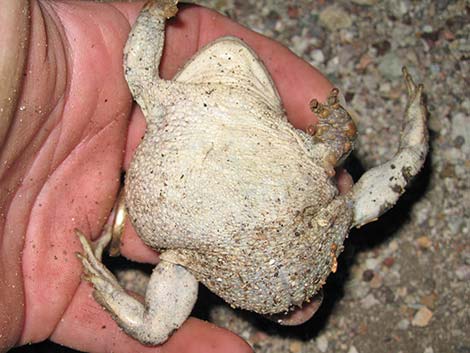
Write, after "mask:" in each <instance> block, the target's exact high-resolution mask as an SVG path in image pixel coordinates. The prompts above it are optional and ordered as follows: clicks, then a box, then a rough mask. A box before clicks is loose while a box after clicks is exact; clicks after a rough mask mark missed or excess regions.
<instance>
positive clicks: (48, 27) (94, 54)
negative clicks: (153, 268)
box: [0, 0, 348, 352]
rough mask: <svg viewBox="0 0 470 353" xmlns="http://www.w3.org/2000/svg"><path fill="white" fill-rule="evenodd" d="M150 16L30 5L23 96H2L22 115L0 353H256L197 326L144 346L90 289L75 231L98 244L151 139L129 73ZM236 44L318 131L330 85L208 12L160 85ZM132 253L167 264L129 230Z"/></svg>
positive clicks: (12, 157)
mask: <svg viewBox="0 0 470 353" xmlns="http://www.w3.org/2000/svg"><path fill="white" fill-rule="evenodd" d="M20 2H21V1H18V3H20ZM5 6H6V7H8V6H12V7H14V6H15V5H14V2H10V3H8V2H7V5H5ZM141 6H142V4H141V3H136V4H93V3H89V2H65V3H62V2H59V1H52V0H51V1H46V0H43V1H34V0H32V1H31V6H30V10H31V22H30V24H31V32H30V36H29V38H30V40H29V49H28V50H27V52H26V53H27V61H26V67H25V68H24V70H23V73H24V76H23V81H22V83H21V85H20V86H19V89H18V90H17V91H16V92H15V91H13V92H5V91H2V92H1V93H2V95H5V94H6V95H13V96H14V95H16V96H17V97H16V98H17V99H18V101H17V103H16V104H15V100H16V99H15V97H13V98H12V99H11V100H10V102H12V104H15V110H16V111H15V113H14V115H13V120H12V121H11V124H9V125H8V126H6V125H5V124H3V125H0V129H1V131H0V132H3V133H5V134H6V135H5V139H4V141H3V144H2V145H1V149H0V159H1V160H0V189H1V193H0V210H1V212H0V236H1V237H2V238H1V243H0V244H2V246H1V247H0V253H1V255H0V256H1V259H2V266H1V267H0V298H1V299H0V332H1V335H0V351H1V350H6V349H8V347H11V346H12V345H14V344H25V343H27V342H38V341H42V340H44V339H46V338H50V339H52V340H53V341H55V342H58V343H60V344H64V345H67V346H69V347H72V348H75V349H79V350H84V351H89V352H106V351H114V352H127V351H140V352H155V351H162V352H173V351H174V352H199V351H203V352H211V351H214V352H216V351H217V352H218V351H224V352H225V351H227V352H247V351H250V349H249V347H248V346H247V345H246V344H245V343H243V342H242V340H241V339H239V338H238V337H236V336H235V335H233V334H231V333H229V332H228V331H225V330H222V329H218V328H215V327H214V326H213V325H211V324H209V323H206V322H203V321H200V320H197V319H189V320H188V321H187V322H186V323H185V324H184V325H183V326H182V327H181V329H179V330H178V331H177V332H176V333H175V334H174V335H173V336H172V337H171V338H170V340H169V341H168V342H167V343H166V344H164V345H162V346H160V347H144V346H142V345H140V344H139V343H138V342H137V341H135V340H133V339H131V338H129V337H128V336H127V335H125V334H124V333H123V332H122V331H120V330H119V329H118V327H117V325H116V324H115V323H114V322H113V321H112V320H111V318H110V316H109V315H108V314H107V313H106V312H104V311H103V310H102V309H101V308H100V307H99V305H98V304H97V303H96V302H95V301H94V300H93V298H92V297H91V295H90V294H91V287H90V286H89V284H87V283H86V282H81V281H80V275H81V272H82V267H81V265H80V263H79V262H78V260H77V259H76V258H75V256H74V253H75V252H77V251H80V245H79V243H78V241H77V239H76V237H75V236H74V232H73V229H74V228H79V229H81V230H83V231H84V233H86V234H91V235H92V237H97V236H98V235H99V234H100V230H101V229H102V228H103V225H104V223H106V220H107V217H108V214H109V212H110V209H111V208H112V206H113V204H114V200H115V197H116V194H117V191H118V188H119V177H120V172H121V169H122V168H123V167H124V168H125V167H126V166H127V165H128V162H129V160H130V158H131V156H132V153H133V151H134V149H135V147H136V145H137V144H138V143H139V141H140V139H141V136H142V135H143V132H144V129H145V122H144V119H143V116H142V114H141V112H140V110H139V109H137V108H136V107H135V106H134V105H133V104H132V98H131V96H130V93H129V91H128V88H127V84H126V82H125V80H124V76H123V72H122V49H123V46H124V44H125V41H126V39H127V34H128V32H129V30H130V25H129V23H130V22H133V21H134V20H135V18H136V16H137V14H138V11H139V9H140V7H141ZM5 9H6V10H5V11H4V12H3V14H8V13H9V11H8V8H5ZM18 16H19V15H18ZM13 20H14V18H13V17H12V21H0V33H10V32H11V31H12V30H13V31H16V26H17V25H18V23H21V21H13ZM2 27H3V28H2ZM228 34H231V35H235V36H238V37H241V38H243V39H244V40H245V41H246V42H247V43H248V44H249V45H250V46H251V47H252V48H253V49H254V50H255V51H256V52H257V53H258V55H259V56H260V57H261V58H262V59H263V61H264V63H265V64H266V66H267V67H268V69H269V71H270V72H271V74H272V75H273V78H274V81H275V82H276V85H277V87H278V90H279V92H280V95H281V97H282V99H283V102H284V106H285V108H286V111H287V114H288V116H289V119H290V121H291V122H292V123H293V124H294V125H295V126H297V127H299V128H305V127H306V126H308V125H310V124H311V123H313V122H314V117H313V115H312V113H311V112H310V110H309V107H308V102H309V101H310V100H311V99H312V98H317V99H319V100H320V101H323V100H324V99H325V97H326V95H327V94H328V92H329V90H330V89H331V86H330V84H329V83H328V82H327V80H326V79H325V78H324V77H323V76H322V75H321V74H319V73H318V72H317V71H316V70H314V69H312V68H311V67H310V66H309V65H308V64H307V63H305V62H304V61H302V60H301V59H299V58H297V57H295V56H294V55H293V54H292V53H291V52H289V51H288V50H287V49H285V48H284V47H282V46H280V45H279V44H277V43H275V42H273V41H271V40H269V39H266V38H264V37H262V36H260V35H258V34H255V33H254V32H251V31H249V30H247V29H244V28H242V27H240V26H239V25H237V24H235V23H233V22H231V21H230V20H228V19H226V18H225V17H222V16H220V15H218V14H216V13H214V12H212V11H209V10H206V9H202V8H198V7H185V8H183V9H182V10H181V11H180V13H179V14H178V17H177V19H175V20H172V21H170V22H169V25H168V31H167V44H166V46H165V53H164V57H163V60H162V65H161V75H162V76H163V77H164V78H171V77H172V76H173V74H174V73H175V72H176V71H177V69H178V68H179V67H181V66H182V65H183V64H184V63H185V62H186V60H187V59H188V58H189V57H191V56H192V55H193V54H194V53H195V52H196V51H197V49H198V48H200V47H201V46H203V45H205V44H207V43H208V42H210V41H212V40H213V39H215V38H217V37H220V36H222V35H228ZM1 58H3V59H2V60H10V61H11V59H9V58H6V59H5V57H4V56H0V59H1ZM3 64H4V63H2V62H0V65H3ZM18 64H19V62H18ZM3 74H4V72H2V75H3ZM0 98H1V97H0ZM129 122H130V123H129ZM0 136H3V135H0ZM342 181H343V182H346V184H347V183H348V179H347V178H343V179H342ZM122 244H123V245H122V248H121V252H122V253H123V254H124V255H125V256H127V257H129V258H131V259H133V260H137V261H146V262H153V263H154V262H156V261H158V260H157V257H156V255H155V253H154V252H153V251H151V250H150V249H148V248H146V247H145V246H144V245H143V244H142V242H141V241H140V239H139V238H138V237H137V236H136V235H135V233H134V232H133V231H132V229H131V227H130V226H129V225H128V226H127V227H126V231H125V233H124V238H123V241H122Z"/></svg>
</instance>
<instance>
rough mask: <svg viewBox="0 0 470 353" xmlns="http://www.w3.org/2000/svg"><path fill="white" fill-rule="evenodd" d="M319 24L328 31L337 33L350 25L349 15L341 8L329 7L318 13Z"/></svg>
mask: <svg viewBox="0 0 470 353" xmlns="http://www.w3.org/2000/svg"><path fill="white" fill-rule="evenodd" d="M320 23H321V24H322V25H324V26H325V27H326V28H328V29H329V30H330V31H337V30H338V29H341V28H348V27H350V26H351V25H352V20H351V17H350V16H349V14H348V13H347V12H346V11H344V10H343V9H342V8H341V7H339V6H336V5H331V6H328V7H326V8H325V9H324V10H323V11H322V12H320Z"/></svg>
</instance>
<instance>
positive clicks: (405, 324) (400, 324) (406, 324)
mask: <svg viewBox="0 0 470 353" xmlns="http://www.w3.org/2000/svg"><path fill="white" fill-rule="evenodd" d="M408 327H410V322H409V321H408V320H407V319H403V320H400V321H399V322H398V324H397V328H398V329H399V330H403V331H405V330H408Z"/></svg>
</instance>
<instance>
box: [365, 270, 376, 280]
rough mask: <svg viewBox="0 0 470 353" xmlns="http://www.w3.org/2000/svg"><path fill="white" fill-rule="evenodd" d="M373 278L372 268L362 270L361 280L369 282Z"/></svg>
mask: <svg viewBox="0 0 470 353" xmlns="http://www.w3.org/2000/svg"><path fill="white" fill-rule="evenodd" d="M372 278H374V271H372V270H365V271H364V272H362V280H363V281H364V282H370V281H371V280H372Z"/></svg>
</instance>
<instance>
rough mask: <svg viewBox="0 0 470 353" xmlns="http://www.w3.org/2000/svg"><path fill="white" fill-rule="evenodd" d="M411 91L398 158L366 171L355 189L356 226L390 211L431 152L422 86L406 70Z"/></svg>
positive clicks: (406, 79) (406, 77)
mask: <svg viewBox="0 0 470 353" xmlns="http://www.w3.org/2000/svg"><path fill="white" fill-rule="evenodd" d="M403 76H404V79H405V82H406V86H407V89H408V104H407V107H406V114H405V119H404V121H403V128H402V131H401V137H400V146H399V148H398V152H397V153H396V154H395V156H394V157H393V158H392V159H391V160H390V161H388V162H387V163H384V164H382V165H380V166H378V167H376V168H372V169H370V170H369V171H367V172H366V173H365V174H364V175H363V176H362V177H361V178H360V179H359V181H358V182H357V183H356V185H354V187H353V190H352V201H353V204H354V206H353V207H354V216H353V226H361V225H363V224H365V223H368V222H371V221H374V220H376V219H377V218H378V217H379V216H380V215H382V214H383V213H384V212H386V211H387V210H389V209H390V208H391V207H392V206H393V205H394V204H395V203H396V202H397V200H398V198H399V197H400V196H401V194H403V192H404V191H405V187H406V185H407V184H408V183H409V182H410V180H411V178H412V177H413V176H415V175H416V174H417V173H418V172H419V170H420V169H421V167H422V166H423V163H424V160H425V158H426V153H427V150H428V143H427V142H428V130H427V127H426V108H425V106H424V103H423V98H422V90H423V87H422V85H416V84H415V83H414V82H413V79H412V78H411V76H410V75H409V74H408V71H407V70H406V68H403Z"/></svg>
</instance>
